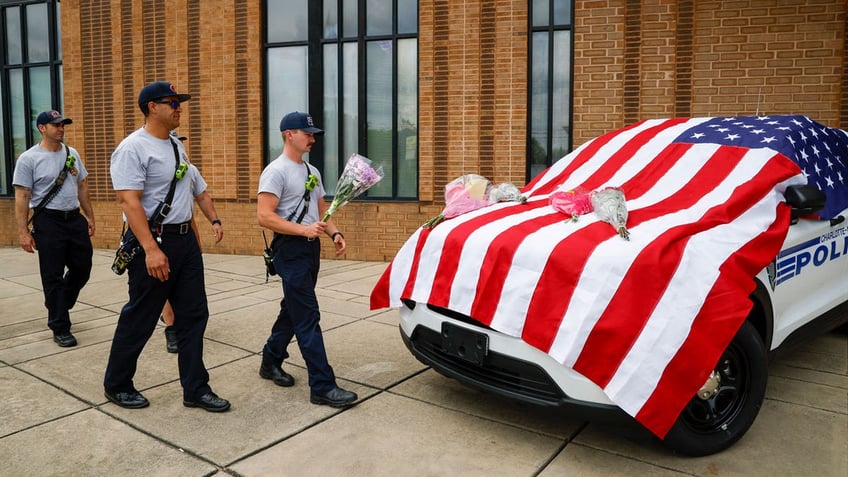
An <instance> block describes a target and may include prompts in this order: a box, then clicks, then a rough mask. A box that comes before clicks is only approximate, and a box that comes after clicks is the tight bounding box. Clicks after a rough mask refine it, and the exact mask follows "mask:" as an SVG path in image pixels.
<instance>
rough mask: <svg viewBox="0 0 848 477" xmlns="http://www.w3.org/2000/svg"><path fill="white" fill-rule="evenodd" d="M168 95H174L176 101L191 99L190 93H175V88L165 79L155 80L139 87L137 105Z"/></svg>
mask: <svg viewBox="0 0 848 477" xmlns="http://www.w3.org/2000/svg"><path fill="white" fill-rule="evenodd" d="M169 96H176V97H177V101H179V102H181V103H182V102H183V101H188V100H189V99H191V95H190V94H179V93H177V89H176V88H174V85H172V84H171V83H168V82H167V81H156V82H154V83H150V84H149V85H147V86H145V87H144V88H141V92H140V93H138V105H139V106H143V105H145V104H147V103H149V102H150V101H156V100H157V99H160V98H167V97H169Z"/></svg>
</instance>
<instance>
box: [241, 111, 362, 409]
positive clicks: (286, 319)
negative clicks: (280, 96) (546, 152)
mask: <svg viewBox="0 0 848 477" xmlns="http://www.w3.org/2000/svg"><path fill="white" fill-rule="evenodd" d="M280 131H281V134H282V136H283V153H282V154H280V156H279V157H278V158H277V159H275V160H274V161H273V162H271V163H270V164H268V166H267V167H266V168H265V170H264V171H262V175H261V176H260V178H259V195H258V201H257V217H258V219H259V225H260V226H261V227H265V228H267V229H270V230H272V231H274V240H273V242H272V249H273V250H274V267H275V268H276V270H277V274H279V275H280V278H281V279H282V281H283V299H282V301H281V302H280V313H279V315H278V316H277V320H276V321H275V322H274V325H273V326H272V328H271V336H269V337H268V341H267V342H266V343H265V347H264V349H263V350H262V364H261V366H260V367H259V376H261V377H262V378H265V379H270V380H272V381H273V382H274V384H276V385H278V386H286V387H287V386H292V385H294V378H293V377H292V376H291V375H290V374H288V373H286V372H285V371H283V369H282V363H283V361H284V360H285V359H286V358H288V357H289V354H288V351H287V348H288V346H289V342H290V341H291V340H292V338H293V337H295V336H296V337H297V345H298V347H300V352H301V354H302V355H303V359H304V361H306V370H307V372H308V374H309V388H310V396H309V400H310V402H312V403H313V404H327V405H329V406H333V407H345V406H349V405H350V404H353V403H354V402H355V401H356V400H357V398H358V397H357V395H356V394H355V393H353V392H350V391H347V390H345V389H342V388H340V387H338V385H337V384H336V377H335V375H334V374H333V368H332V367H330V363H328V362H327V352H326V350H325V349H324V338H323V336H322V334H321V326H320V325H319V320H320V318H321V312H320V310H319V309H318V298H317V297H316V295H315V285H316V283H317V282H318V269H319V267H320V264H321V242H320V240H317V239H318V237H320V236H321V234H327V236H329V237H330V240H332V241H333V244H334V245H335V247H336V255H339V254H341V253H343V252H344V250H345V246H346V244H345V239H344V235H342V233H341V232H339V229H338V228H337V227H336V226H335V225H334V224H333V222H332V220H329V219H328V220H327V222H322V221H321V220H320V219H321V217H322V216H323V215H324V212H326V211H327V208H328V204H327V203H326V202H325V201H324V186H323V184H322V183H321V174H320V173H319V172H318V170H317V169H315V168H314V167H312V166H310V165H309V164H308V163H307V162H306V161H305V160H304V159H303V155H304V154H306V153H308V152H309V151H310V150H311V149H312V145H313V144H315V135H316V134H323V132H324V131H322V130H321V129H318V128H317V127H315V124H314V123H313V121H312V116H310V115H308V114H306V113H301V112H293V113H289V114H286V115H285V116H284V117H283V120H282V121H281V122H280Z"/></svg>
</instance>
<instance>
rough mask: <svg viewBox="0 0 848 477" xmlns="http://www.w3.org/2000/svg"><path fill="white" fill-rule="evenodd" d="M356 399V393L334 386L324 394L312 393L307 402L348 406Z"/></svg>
mask: <svg viewBox="0 0 848 477" xmlns="http://www.w3.org/2000/svg"><path fill="white" fill-rule="evenodd" d="M357 399H358V396H357V395H356V393H353V392H350V391H347V390H344V389H342V388H340V387H335V388H333V389H332V390H330V391H328V392H326V393H324V394H312V395H311V396H309V402H311V403H312V404H326V405H328V406H332V407H345V406H350V405H351V404H353V403H354V401H356V400H357Z"/></svg>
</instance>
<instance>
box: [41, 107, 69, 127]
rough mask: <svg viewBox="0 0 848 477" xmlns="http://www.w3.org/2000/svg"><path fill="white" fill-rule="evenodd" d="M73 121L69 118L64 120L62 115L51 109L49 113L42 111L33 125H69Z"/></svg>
mask: <svg viewBox="0 0 848 477" xmlns="http://www.w3.org/2000/svg"><path fill="white" fill-rule="evenodd" d="M72 122H73V121H72V120H71V118H66V117H64V116H62V113H60V112H59V111H56V110H55V109H51V110H50V111H44V112H42V113H41V114H39V115H38V118H36V120H35V124H37V125H39V126H41V125H42V124H47V123H51V124H59V123H62V124H71V123H72Z"/></svg>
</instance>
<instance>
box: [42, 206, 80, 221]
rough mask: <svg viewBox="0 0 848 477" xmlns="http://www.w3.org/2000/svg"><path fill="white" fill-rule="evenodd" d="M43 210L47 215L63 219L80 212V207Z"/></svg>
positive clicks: (68, 218)
mask: <svg viewBox="0 0 848 477" xmlns="http://www.w3.org/2000/svg"><path fill="white" fill-rule="evenodd" d="M42 212H44V214H45V215H49V216H50V217H55V218H57V219H62V220H70V219H73V218H74V217H76V216H78V215H79V214H80V210H79V208H76V209H71V210H57V209H43V210H42Z"/></svg>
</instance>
